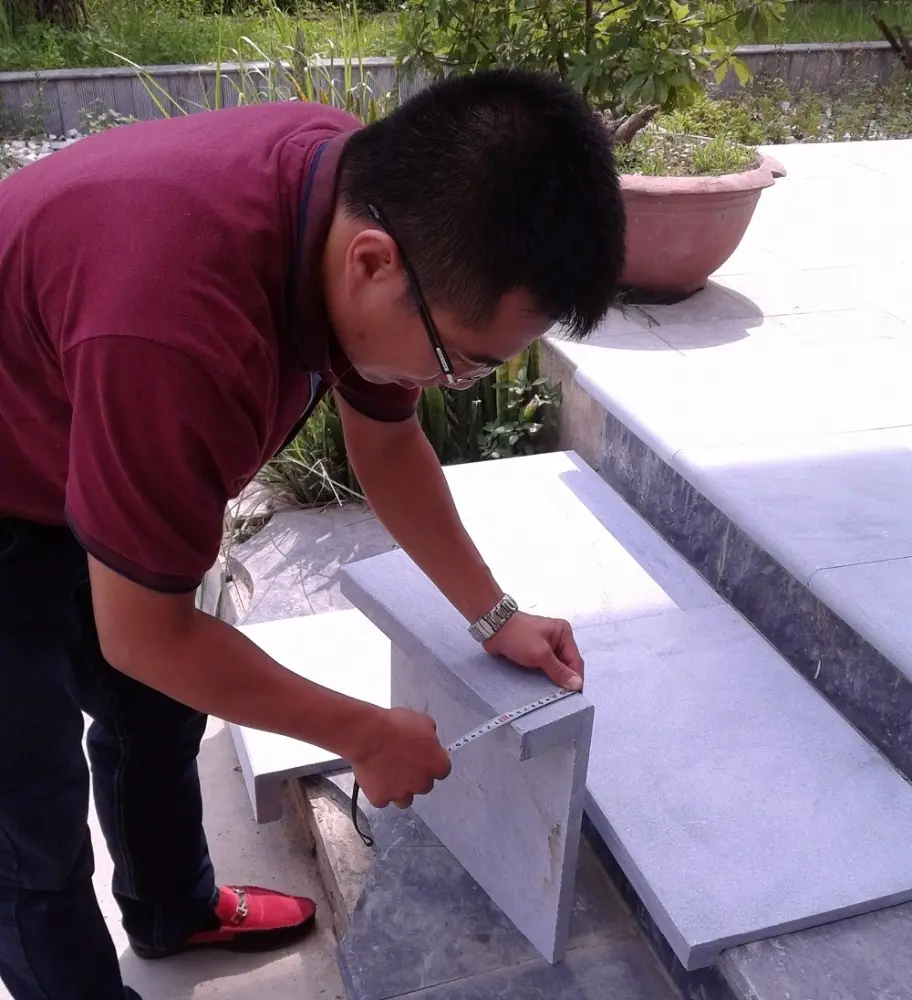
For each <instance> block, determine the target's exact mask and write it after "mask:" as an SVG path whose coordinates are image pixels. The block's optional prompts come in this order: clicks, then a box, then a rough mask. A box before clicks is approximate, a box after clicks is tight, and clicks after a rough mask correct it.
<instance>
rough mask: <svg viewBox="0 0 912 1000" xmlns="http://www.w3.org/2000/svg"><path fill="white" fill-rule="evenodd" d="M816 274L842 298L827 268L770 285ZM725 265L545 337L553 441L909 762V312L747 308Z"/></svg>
mask: <svg viewBox="0 0 912 1000" xmlns="http://www.w3.org/2000/svg"><path fill="white" fill-rule="evenodd" d="M809 225H810V223H809ZM752 277H754V278H758V279H759V278H760V277H761V276H759V275H754V276H752ZM812 278H814V279H815V280H817V281H818V284H820V286H821V287H820V289H818V291H821V292H825V293H826V294H825V295H821V297H820V303H819V305H818V306H817V308H821V309H822V308H826V309H830V310H833V309H838V308H839V305H838V293H839V282H840V278H839V275H838V273H836V272H825V271H818V272H805V273H799V274H797V275H793V276H792V277H791V278H790V281H791V284H790V285H789V284H788V283H786V284H787V285H788V287H787V289H782V295H783V296H785V295H786V294H788V295H793V296H795V299H794V301H796V302H799V301H800V302H801V303H802V304H801V307H800V308H801V310H807V309H810V308H811V307H812V303H810V301H808V302H805V301H804V300H803V299H802V298H801V296H802V295H804V294H806V293H808V290H809V289H813V288H816V287H817V286H816V285H814V282H813V281H811V279H812ZM824 278H825V279H826V281H825V282H822V279H824ZM799 279H800V280H799ZM732 281H733V279H728V278H722V279H719V283H718V284H711V285H710V286H709V288H707V289H706V290H705V291H704V292H701V293H699V294H698V295H697V296H695V297H694V298H693V299H691V300H689V301H687V302H685V303H680V304H679V305H677V306H671V307H651V308H649V309H648V310H647V311H646V312H640V313H632V314H630V315H628V316H627V317H621V316H619V315H612V316H611V317H610V318H609V320H608V321H606V323H605V325H604V327H603V329H602V330H601V331H600V332H599V334H598V335H597V336H596V337H595V338H594V339H593V340H592V341H591V342H590V343H587V344H585V345H575V344H570V343H567V342H562V341H560V340H554V341H553V342H552V343H551V344H550V346H549V347H547V348H546V349H545V351H544V352H543V355H544V357H543V365H544V369H543V370H544V371H545V372H546V374H549V375H550V376H551V377H552V378H553V379H555V380H557V381H560V382H561V384H562V386H563V394H564V406H563V410H562V417H561V419H562V422H563V426H562V444H563V446H564V447H568V448H575V449H577V450H579V452H580V453H581V454H582V455H583V457H584V458H585V459H586V460H587V461H588V462H589V463H590V464H592V465H593V467H595V468H596V469H597V470H598V471H599V473H600V474H601V476H602V477H603V478H604V479H605V480H606V481H607V482H608V483H609V484H610V485H611V486H613V487H614V488H615V489H616V490H617V491H618V492H619V493H620V494H621V495H622V496H623V497H624V498H625V499H626V500H627V501H628V502H629V503H630V504H632V505H633V506H634V507H635V508H636V509H637V510H638V511H639V512H640V513H641V514H643V516H644V517H645V518H646V519H647V520H648V521H649V522H650V524H652V525H653V527H655V528H656V529H657V530H658V531H659V532H660V533H661V535H662V536H663V537H664V538H665V539H666V540H668V541H669V542H671V544H672V545H673V546H674V547H675V548H676V549H677V550H678V551H679V552H680V553H681V554H683V555H684V556H685V557H686V558H687V559H688V560H689V562H690V563H691V564H692V565H693V566H695V567H696V568H697V569H698V570H699V571H700V573H701V574H702V575H703V576H704V577H705V578H706V579H707V580H708V581H709V582H710V583H711V584H712V586H713V587H714V588H715V589H716V590H717V591H718V592H719V593H720V594H721V595H722V596H723V597H725V599H726V600H727V601H728V602H729V603H731V604H732V606H733V607H735V608H736V609H737V610H738V611H740V612H741V613H742V614H743V615H745V617H747V618H748V619H749V620H750V621H751V622H752V624H754V625H755V626H756V627H757V628H758V629H759V630H760V631H761V632H762V633H763V634H764V635H765V636H766V637H767V638H768V639H769V641H770V642H772V643H773V644H774V645H775V646H776V648H777V649H778V650H779V652H780V653H782V655H783V656H784V657H785V658H786V659H787V660H788V662H789V663H790V664H791V665H792V666H793V667H794V668H795V669H797V670H798V671H799V672H800V673H801V674H802V675H803V676H804V677H805V678H807V680H809V681H810V682H811V683H812V684H813V685H814V686H815V687H816V688H817V689H818V690H819V691H821V692H822V693H823V694H824V696H825V697H826V698H827V699H829V700H830V702H831V703H832V704H833V705H835V706H836V707H837V708H838V709H839V711H840V712H841V713H842V714H843V715H844V716H845V718H846V719H848V720H849V722H850V723H851V724H852V725H853V726H854V727H856V728H857V729H858V730H859V731H860V732H862V733H863V734H864V735H865V736H866V737H867V738H868V739H869V740H870V741H871V742H872V743H873V744H874V745H875V746H877V747H878V748H879V749H880V750H881V751H882V752H883V753H884V754H885V755H886V756H887V757H888V758H889V759H890V760H891V761H892V762H893V763H894V764H895V765H896V767H898V768H899V769H900V770H902V771H903V772H904V773H905V774H906V776H907V777H910V778H912V725H910V720H912V616H910V615H909V614H908V613H907V611H908V608H909V606H910V603H912V530H910V528H909V518H908V509H907V508H908V502H907V498H908V497H909V496H910V495H912V398H910V396H909V393H908V392H907V391H906V389H905V381H904V379H905V372H906V371H908V369H909V365H910V363H912V352H910V345H912V324H910V323H908V322H906V323H904V322H902V321H901V320H900V319H898V318H897V317H896V316H890V315H888V314H887V313H885V312H883V311H878V310H877V309H874V308H861V307H860V304H859V303H856V304H855V305H856V307H855V308H852V309H848V308H845V309H843V310H842V311H839V312H820V313H814V312H807V311H802V312H801V313H800V314H799V315H775V316H767V317H757V316H756V315H755V314H751V313H750V312H749V311H750V310H754V313H755V312H756V306H755V305H754V303H753V302H749V301H746V300H744V299H743V297H740V296H736V295H734V294H733V289H734V287H735V285H734V284H732ZM843 281H845V279H843ZM726 282H728V284H729V285H731V286H732V287H731V288H727V287H726V286H725V283H726ZM780 284H781V282H780V281H779V279H778V277H777V278H775V280H774V279H773V277H772V276H767V277H766V280H765V282H755V283H754V285H751V288H752V289H753V290H754V291H755V292H756V294H757V295H758V297H759V298H763V299H764V301H765V298H766V297H768V296H769V295H773V291H771V289H775V288H776V287H779V285H780ZM849 284H851V282H849ZM858 284H860V283H858ZM851 290H852V294H855V292H857V291H858V287H857V285H855V284H851ZM761 292H762V293H763V295H762V296H761ZM783 301H792V299H783ZM824 302H826V304H825V305H824ZM769 308H770V309H776V308H780V307H778V306H776V303H774V302H771V303H770V305H769ZM781 308H784V307H781ZM795 308H796V309H797V308H798V307H797V306H796V307H795Z"/></svg>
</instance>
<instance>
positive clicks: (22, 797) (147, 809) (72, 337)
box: [0, 72, 623, 1000]
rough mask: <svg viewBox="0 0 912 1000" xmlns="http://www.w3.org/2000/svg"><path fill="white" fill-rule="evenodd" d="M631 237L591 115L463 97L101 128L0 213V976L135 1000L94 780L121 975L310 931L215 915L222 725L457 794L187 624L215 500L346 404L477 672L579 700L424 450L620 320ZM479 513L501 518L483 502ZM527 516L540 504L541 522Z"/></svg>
mask: <svg viewBox="0 0 912 1000" xmlns="http://www.w3.org/2000/svg"><path fill="white" fill-rule="evenodd" d="M622 248H623V211H622V207H621V204H620V200H619V194H618V186H617V177H616V174H615V171H614V167H613V164H612V159H611V153H610V148H609V145H608V142H607V140H606V137H605V135H604V132H603V130H602V128H601V126H600V124H599V122H598V121H597V119H596V118H595V117H594V116H593V115H592V114H591V113H590V112H589V110H588V109H587V107H586V105H585V103H584V102H583V101H582V100H581V99H580V98H579V97H577V96H575V95H574V94H572V93H570V92H569V91H567V90H566V89H565V88H564V87H563V86H561V85H560V84H558V83H557V82H554V81H552V80H549V79H545V78H540V77H536V76H532V75H525V74H518V73H507V72H497V73H490V74H481V75H476V76H474V77H468V78H463V79H451V80H449V81H448V82H446V83H442V84H440V85H438V86H436V87H433V88H431V89H429V90H427V91H425V92H423V93H422V94H420V95H419V96H417V97H415V98H414V99H412V100H411V101H410V102H408V103H407V104H405V105H404V106H403V107H402V108H401V109H399V110H398V111H397V112H395V113H394V114H391V115H390V116H389V117H387V118H385V119H383V120H381V121H380V122H378V123H376V124H373V125H370V126H368V127H366V128H363V129H362V128H360V127H359V126H358V123H357V122H355V121H354V120H352V119H351V118H349V117H348V116H347V115H345V114H343V113H341V112H339V111H336V110H333V109H330V108H326V107H323V106H319V105H304V104H301V103H287V104H274V105H266V106H255V107H246V108H240V109H232V110H227V111H220V112H215V113H210V114H199V115H193V116H189V117H185V118H181V119H175V120H171V121H165V122H151V123H143V124H139V125H133V126H130V127H127V128H122V129H116V130H113V131H111V132H108V133H106V134H104V135H100V136H96V137H93V138H90V139H86V140H84V141H82V142H80V143H77V144H76V145H74V146H73V147H71V148H69V149H67V150H65V151H62V152H59V153H56V154H55V155H54V156H52V157H50V158H48V159H46V160H44V161H42V162H40V163H38V164H35V165H34V166H30V167H28V168H26V169H25V170H22V171H21V172H19V173H17V174H14V175H13V176H12V177H11V178H9V179H8V180H6V181H4V182H3V183H2V184H0V292H2V300H0V301H2V306H0V308H2V312H0V733H2V744H0V747H2V749H0V976H2V979H3V981H4V982H5V983H6V985H7V988H8V989H9V990H10V992H11V994H12V996H13V997H14V998H15V1000H121V998H123V997H124V996H125V995H126V996H134V997H135V994H134V993H132V991H130V990H128V989H127V990H126V991H125V987H124V985H123V983H122V982H121V978H120V971H119V968H118V963H117V956H116V954H115V951H114V948H113V945H112V942H111V939H110V937H109V936H108V934H107V932H106V929H105V926H104V922H103V920H102V917H101V914H100V912H99V908H98V905H97V902H96V900H95V896H94V894H93V890H92V884H91V875H92V866H93V862H92V849H91V845H90V842H89V836H88V831H87V827H86V815H87V806H88V795H89V772H88V768H87V766H86V762H85V760H84V758H83V755H82V752H81V749H80V740H81V737H82V731H83V716H82V713H83V711H84V712H86V713H87V714H88V715H89V716H91V717H92V719H93V720H94V721H93V724H92V726H91V729H90V731H89V736H88V750H89V759H90V762H91V768H92V776H93V778H94V794H95V799H96V805H97V811H98V816H99V820H100V823H101V826H102V829H103V830H104V834H105V838H106V841H107V845H108V848H109V850H110V852H111V856H112V858H113V860H114V865H115V876H114V892H115V896H116V898H117V901H118V903H119V905H120V907H121V910H122V915H123V921H124V925H125V928H126V930H127V933H128V935H129V938H130V941H131V944H132V946H133V948H134V950H135V951H136V952H137V953H138V954H139V955H140V956H142V957H145V958H156V957H161V956H165V955H170V954H174V953H175V952H178V951H183V950H186V949H188V948H195V947H202V946H206V945H213V944H214V945H222V946H230V947H235V948H262V947H267V946H272V945H276V944H280V943H284V942H287V941H288V940H290V939H292V938H294V937H295V936H297V935H300V934H302V933H304V932H305V931H306V930H307V929H308V928H309V927H310V925H311V923H312V920H313V904H312V903H311V902H310V901H309V900H305V899H298V898H295V897H291V896H284V895H281V894H275V893H267V892H265V891H264V890H258V889H253V888H246V889H238V888H233V887H228V886H223V887H221V888H217V887H216V882H215V879H214V876H213V872H212V866H211V863H210V861H209V855H208V852H207V848H206V840H205V836H204V834H203V829H202V822H201V819H202V817H201V814H202V808H201V800H200V789H199V783H198V778H197V771H196V755H197V751H198V749H199V744H200V740H201V738H202V734H203V730H204V727H205V723H206V713H212V714H214V715H217V716H219V717H221V718H223V719H228V720H231V721H233V722H236V723H239V724H242V725H247V726H254V727H257V728H260V729H265V730H270V731H272V732H276V733H282V734H285V735H287V736H290V737H294V738H297V739H301V740H306V741H308V742H311V743H315V744H318V745H320V746H323V747H326V748H328V749H330V750H331V751H333V752H334V753H337V754H339V756H341V757H344V758H346V759H347V760H349V761H350V762H351V764H352V767H353V770H354V773H355V776H356V777H357V779H358V780H359V781H360V783H361V786H362V787H363V789H364V792H365V794H366V795H367V797H368V798H369V799H370V801H371V802H373V803H374V804H375V805H377V806H381V807H382V806H385V805H387V804H389V803H395V804H396V805H398V806H400V807H406V806H408V804H409V803H410V802H411V801H412V798H413V796H414V795H418V794H424V793H427V792H429V791H430V790H431V788H432V787H433V784H434V782H435V781H436V780H439V779H442V778H445V777H446V775H447V773H448V771H449V766H450V765H449V760H448V758H447V754H446V752H445V751H444V749H443V748H442V747H441V745H440V743H439V742H438V740H437V737H436V733H435V728H434V724H433V721H432V720H431V719H429V718H427V717H426V716H423V715H421V714H419V713H415V712H411V711H406V710H402V709H394V710H392V711H386V710H380V709H377V708H375V707H373V706H370V705H366V704H364V703H362V702H359V701H356V700H353V699H350V698H346V697H342V696H340V695H338V694H335V693H333V692H331V691H328V690H326V689H324V688H320V687H318V686H316V685H314V684H311V683H308V682H307V681H305V680H302V679H301V678H299V677H297V676H295V675H293V674H291V673H290V672H288V671H286V670H284V669H283V668H281V667H280V666H279V665H278V664H277V663H275V662H274V661H273V660H271V659H270V658H269V657H268V656H266V655H265V654H264V653H263V652H262V651H260V650H259V649H258V648H257V647H256V646H254V645H253V644H252V643H251V642H249V641H248V640H247V639H246V638H245V637H244V636H243V635H241V634H240V633H239V632H237V631H236V630H234V629H232V628H230V627H229V626H227V625H225V624H224V623H222V622H219V621H217V620H215V619H213V618H211V617H208V616H206V615H204V614H201V613H199V612H197V611H196V610H195V607H194V591H195V589H196V587H197V585H198V584H199V582H200V580H201V578H202V576H203V574H204V573H205V571H206V570H207V569H208V568H209V567H210V566H211V565H212V563H213V562H214V561H215V559H216V557H217V554H218V549H219V544H220V538H221V530H222V518H223V512H224V510H225V507H226V504H227V503H228V501H229V500H230V499H231V498H232V497H234V496H236V495H237V494H238V492H239V491H240V490H241V489H242V487H243V486H244V485H245V484H246V483H247V482H248V481H249V480H250V479H251V477H252V476H253V475H254V474H255V473H256V472H257V471H258V470H259V469H260V468H261V466H262V465H263V463H264V462H266V461H267V460H268V459H269V458H270V457H271V456H273V455H274V454H275V453H276V452H277V451H278V450H279V449H280V448H281V446H282V445H283V442H285V441H286V440H287V439H289V437H290V436H291V435H292V434H293V433H294V432H295V430H296V428H297V427H298V426H299V425H300V422H301V421H303V420H304V419H306V416H307V414H308V413H309V412H310V411H311V410H312V408H313V406H314V405H315V404H316V402H317V401H318V400H319V398H320V397H321V396H322V395H323V394H324V393H325V392H326V391H328V390H332V391H334V392H335V394H336V398H337V400H338V403H339V408H340V410H341V414H342V421H343V425H344V432H345V440H346V444H347V448H348V452H349V455H350V457H351V461H352V464H353V466H354V468H355V470H356V472H357V475H358V478H359V480H360V483H361V485H362V487H363V489H364V492H365V494H366V496H367V499H368V500H369V502H370V504H371V506H372V507H373V509H374V511H375V512H376V514H377V516H378V517H379V518H380V519H381V521H382V522H383V523H384V524H385V525H386V527H387V528H388V529H389V531H390V533H391V534H392V535H393V537H394V538H396V539H397V541H398V542H399V543H400V544H401V546H402V547H403V548H404V549H405V551H406V552H407V553H408V554H409V555H410V556H411V557H412V558H413V559H414V561H415V562H416V563H417V564H418V565H419V566H420V567H421V568H422V569H423V570H424V571H425V573H427V575H428V576H429V577H430V578H431V580H432V581H433V582H434V583H435V584H436V585H437V586H438V587H439V588H440V590H441V591H442V592H443V593H444V594H445V595H446V597H447V598H448V599H449V600H450V601H451V602H452V603H453V605H454V606H455V607H456V608H457V609H458V610H459V611H460V612H461V613H462V614H463V615H464V617H465V619H466V623H467V626H470V625H472V624H475V623H477V624H478V629H477V630H476V631H475V633H474V634H475V635H476V637H478V638H479V639H480V640H481V641H484V644H485V648H486V649H487V651H488V652H490V653H492V654H496V655H500V656H504V657H508V658H509V659H510V660H512V661H514V662H515V663H516V664H518V665H519V666H521V667H528V668H533V669H541V670H543V671H544V672H545V673H546V674H547V675H548V676H549V677H550V678H551V679H552V680H553V681H554V682H555V683H556V684H559V685H562V686H565V687H570V688H576V689H578V688H579V687H580V686H581V683H582V680H581V675H582V666H583V665H582V662H581V660H580V656H579V653H578V651H577V648H576V645H575V643H574V640H573V636H572V634H571V630H570V627H569V626H568V625H567V624H566V623H565V622H561V621H556V620H553V619H550V618H541V617H536V616H532V615H527V614H523V613H522V612H518V611H516V610H515V608H514V607H513V605H512V603H511V602H510V601H509V600H507V599H505V595H504V593H503V591H502V590H501V588H500V587H498V585H497V583H496V581H495V580H494V579H493V577H492V575H491V573H490V571H489V570H488V568H487V567H486V565H485V563H484V561H483V559H482V557H481V555H480V554H479V553H478V551H477V550H476V548H475V547H474V545H473V544H472V542H471V541H470V539H469V538H468V536H467V535H466V533H465V531H464V529H463V527H462V525H461V524H460V521H459V518H458V516H457V514H456V511H455V509H454V506H453V503H452V500H451V498H450V495H449V492H448V489H447V486H446V482H445V479H444V477H443V475H442V473H441V470H440V466H439V463H438V462H437V459H436V458H435V456H434V453H433V451H432V449H431V447H430V445H429V444H428V442H427V440H426V438H425V437H424V435H423V433H422V431H421V428H420V426H419V424H418V422H417V421H416V418H415V415H414V414H415V406H416V402H417V398H418V394H419V391H420V387H422V386H430V385H449V386H452V387H453V388H457V389H458V388H460V387H465V386H466V385H468V384H471V382H472V381H473V380H475V379H477V378H480V377H482V376H483V375H485V374H487V373H488V372H490V371H491V369H492V368H493V367H494V366H495V365H497V364H498V363H499V362H501V361H502V360H504V359H507V358H510V357H513V356H515V355H516V354H517V353H518V352H519V351H521V350H522V349H523V348H524V347H526V346H527V345H528V344H529V343H530V342H531V341H532V340H534V339H535V338H537V337H540V336H541V335H542V334H543V333H545V331H546V330H547V329H548V328H549V327H550V326H551V325H552V324H553V323H555V322H562V323H564V324H566V326H567V328H568V330H569V331H570V332H571V334H573V335H576V336H579V337H583V336H585V335H586V334H588V333H589V332H590V331H591V330H592V328H593V327H594V326H595V325H596V324H597V322H598V321H599V319H600V318H601V317H602V316H603V315H604V313H605V312H606V310H607V308H608V306H609V304H610V303H611V300H612V297H613V293H614V290H615V286H616V283H617V280H618V274H619V269H620V266H621V259H622ZM492 502H493V498H492ZM529 502H530V503H534V502H535V498H534V497H530V498H529Z"/></svg>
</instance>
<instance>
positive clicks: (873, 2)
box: [744, 0, 912, 43]
mask: <svg viewBox="0 0 912 1000" xmlns="http://www.w3.org/2000/svg"><path fill="white" fill-rule="evenodd" d="M874 13H877V15H878V16H879V17H881V18H883V20H884V21H886V22H887V24H888V25H890V26H891V27H892V26H893V25H894V24H898V25H900V26H901V27H903V28H904V29H905V31H906V34H907V35H908V34H912V2H910V0H887V2H877V0H793V2H792V3H790V4H789V6H788V8H787V9H786V12H785V17H784V18H783V20H782V22H781V23H780V24H777V25H774V26H773V27H772V28H771V30H770V35H769V38H768V39H764V40H765V41H767V42H770V43H774V42H874V41H882V40H883V35H881V33H880V31H879V30H878V28H877V25H876V24H875V23H874V20H873V18H872V16H871V15H872V14H874ZM744 41H745V42H749V41H751V39H747V38H745V39H744Z"/></svg>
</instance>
